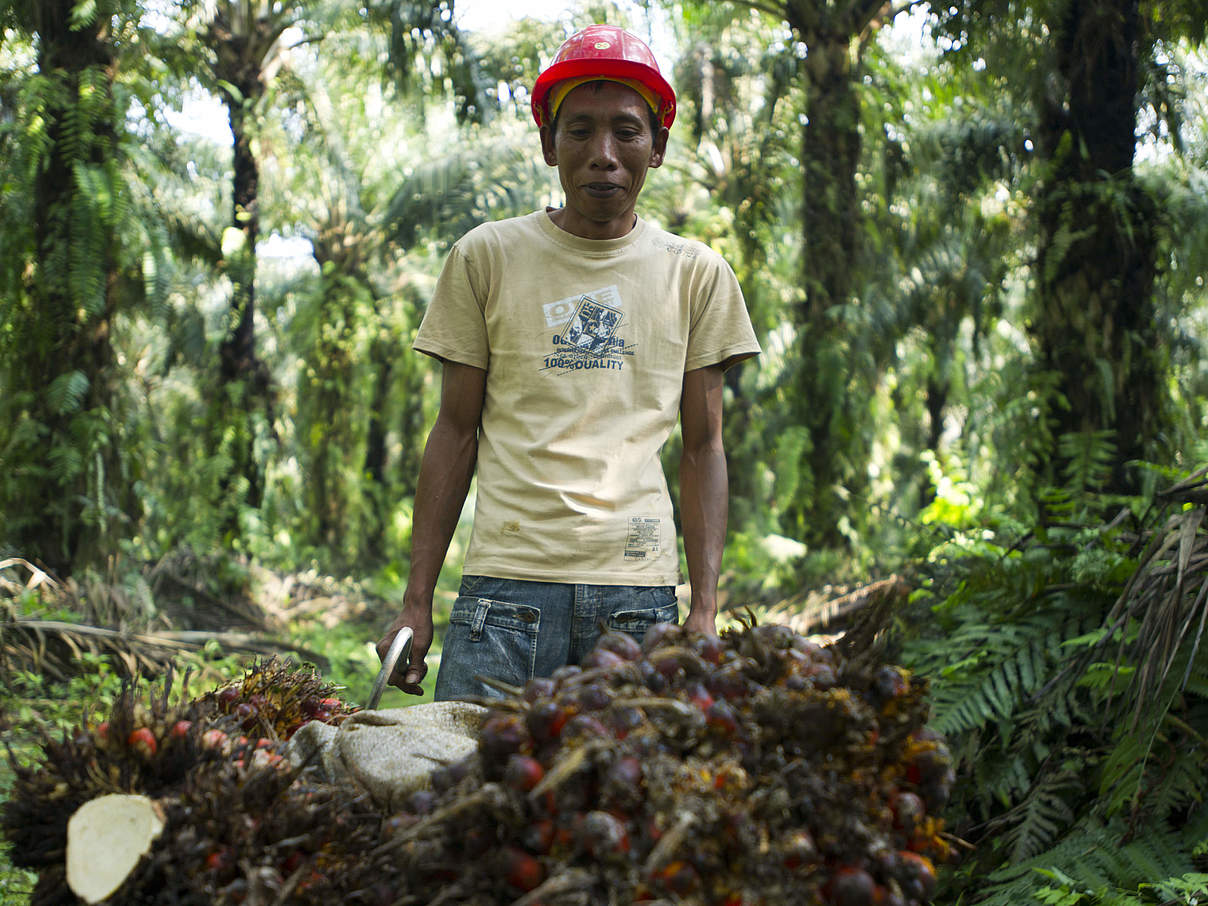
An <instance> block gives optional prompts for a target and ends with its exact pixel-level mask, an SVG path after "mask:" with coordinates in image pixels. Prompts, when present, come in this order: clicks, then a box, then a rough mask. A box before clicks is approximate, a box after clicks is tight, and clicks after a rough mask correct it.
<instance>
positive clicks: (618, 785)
mask: <svg viewBox="0 0 1208 906" xmlns="http://www.w3.org/2000/svg"><path fill="white" fill-rule="evenodd" d="M600 796H601V798H602V799H603V801H604V802H605V803H606V804H608V805H616V806H619V807H621V808H630V807H632V806H634V805H636V804H638V803H639V802H641V799H642V762H641V761H639V760H638V759H637V758H635V757H634V756H632V755H623V756H621V757H620V758H618V759H617V760H616V761H614V762H613V763H612V764H610V765H609V766H608V768H607V769H606V770H605V771H604V777H603V779H602V780H601V783H600Z"/></svg>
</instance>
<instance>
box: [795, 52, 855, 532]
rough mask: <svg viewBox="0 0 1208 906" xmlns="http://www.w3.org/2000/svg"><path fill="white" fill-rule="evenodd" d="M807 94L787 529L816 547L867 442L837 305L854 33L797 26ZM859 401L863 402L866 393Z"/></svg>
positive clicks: (847, 269)
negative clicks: (793, 489) (797, 443)
mask: <svg viewBox="0 0 1208 906" xmlns="http://www.w3.org/2000/svg"><path fill="white" fill-rule="evenodd" d="M805 35H806V40H807V45H808V54H807V57H806V60H805V73H806V77H807V88H806V90H807V92H808V100H807V106H806V113H807V122H806V124H805V126H804V127H803V133H802V150H801V154H802V158H801V159H802V168H803V175H804V198H803V222H804V230H805V235H804V248H805V256H804V272H803V274H802V281H803V284H804V287H805V292H804V295H803V298H802V301H801V302H800V303H799V305H798V309H797V318H796V321H797V332H798V344H799V345H798V349H799V356H800V364H799V367H800V371H799V372H798V380H797V391H796V393H795V394H794V396H793V403H792V405H793V409H794V412H793V415H794V421H795V422H796V423H797V424H799V425H801V426H803V427H804V428H805V430H806V431H807V433H808V441H807V443H806V446H805V451H804V453H803V455H802V461H801V464H800V469H801V473H802V476H801V481H800V483H799V485H798V487H799V488H800V489H801V490H799V492H798V494H797V495H796V496H797V499H796V500H794V501H792V502H791V503H790V505H789V507H788V509H787V511H786V515H787V517H788V520H789V523H790V524H789V526H788V528H789V530H790V531H791V532H792V533H793V534H795V535H797V536H798V537H801V538H803V539H805V540H806V541H807V542H808V543H810V544H811V545H813V546H818V547H830V548H834V547H840V546H843V545H844V543H845V542H844V538H843V535H842V533H841V531H840V519H841V517H842V516H843V514H844V513H845V512H846V510H847V508H848V507H847V503H846V502H845V499H844V498H845V497H846V496H848V495H849V494H851V493H857V494H858V493H859V492H860V491H861V489H862V488H863V487H864V484H865V481H864V477H863V476H864V475H865V473H866V471H867V469H866V463H867V451H866V449H865V448H864V446H863V441H862V431H861V430H860V428H859V426H858V422H859V421H860V418H861V412H863V411H867V407H866V406H864V405H861V404H856V405H854V406H853V404H852V399H853V395H854V393H855V391H856V390H857V387H858V385H859V383H860V377H859V374H858V369H859V358H860V351H859V350H857V349H853V344H852V331H851V328H850V326H849V325H848V324H846V323H845V321H844V315H845V312H846V311H847V310H848V308H849V306H851V305H853V304H855V303H856V302H857V300H856V299H855V297H854V289H853V287H854V286H855V271H856V268H857V266H858V265H857V261H858V258H859V239H858V237H859V224H860V220H861V218H860V206H859V197H858V195H857V189H856V169H857V167H858V165H859V159H860V145H861V141H860V131H859V126H860V97H859V94H858V90H857V86H856V85H855V83H854V79H855V78H856V66H855V63H854V60H853V41H854V40H855V39H854V38H853V36H852V35H851V34H850V33H849V32H847V31H844V30H822V29H818V30H816V31H814V32H813V33H805ZM865 402H866V401H865Z"/></svg>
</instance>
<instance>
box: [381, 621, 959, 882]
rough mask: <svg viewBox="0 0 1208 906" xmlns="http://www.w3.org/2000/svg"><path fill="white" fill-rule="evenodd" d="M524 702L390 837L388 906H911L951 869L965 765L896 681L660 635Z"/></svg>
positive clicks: (419, 800)
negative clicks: (957, 787)
mask: <svg viewBox="0 0 1208 906" xmlns="http://www.w3.org/2000/svg"><path fill="white" fill-rule="evenodd" d="M511 693H512V694H511V695H510V697H509V698H507V699H505V700H504V701H502V702H500V703H498V704H497V705H496V706H495V707H494V708H493V710H492V712H491V714H490V715H489V716H488V718H487V720H486V722H485V724H484V726H483V729H482V733H481V737H480V740H479V751H478V753H477V754H476V755H475V756H473V757H472V758H471V759H468V760H467V761H465V762H461V763H457V764H453V765H449V766H446V767H444V768H442V769H440V770H438V771H437V772H436V773H435V774H434V775H433V778H432V780H433V789H432V790H431V791H426V792H423V793H420V794H417V795H416V796H414V797H413V799H412V801H411V803H410V804H409V807H408V808H407V809H406V810H405V811H403V812H402V813H400V814H397V815H394V816H391V817H390V818H389V819H388V820H387V822H386V825H385V828H384V834H385V837H386V842H385V843H384V844H383V846H382V847H381V852H382V853H385V854H388V857H389V858H388V859H387V860H386V861H385V862H384V863H383V862H379V861H377V860H376V859H375V860H374V861H375V862H376V864H375V865H374V866H373V869H372V870H373V871H375V872H377V873H378V874H379V876H380V874H381V873H382V872H383V871H385V872H387V873H388V874H389V875H391V877H392V881H391V887H392V888H393V889H394V890H395V891H396V894H397V900H396V902H398V903H400V904H411V903H415V904H419V903H432V902H441V903H444V902H448V903H460V904H483V906H487V904H502V903H514V904H517V906H574V904H604V903H618V904H624V906H629V904H632V903H640V902H643V901H657V902H658V903H660V904H667V903H693V904H717V906H740V904H742V906H754V904H779V903H785V902H788V903H795V904H802V906H808V904H820V906H821V904H827V906H829V904H834V906H871V904H878V906H914V904H920V903H924V902H926V901H927V900H928V899H929V897H930V895H931V894H932V892H933V891H934V887H935V871H936V868H935V866H936V863H937V862H939V861H942V860H945V859H947V858H949V856H950V849H949V845H948V843H947V841H946V839H945V837H944V835H943V827H942V822H941V821H940V819H939V818H938V817H937V815H938V813H939V811H940V809H941V808H942V807H943V805H944V804H945V802H946V801H947V798H948V793H949V790H950V788H951V785H952V783H953V780H954V775H953V770H952V766H951V758H950V756H949V753H948V750H947V748H946V746H945V745H944V742H943V740H942V739H940V738H939V737H938V736H937V735H936V734H934V733H932V732H931V731H929V730H928V729H927V727H926V723H925V722H926V716H927V703H926V687H925V683H923V682H922V681H920V680H918V679H916V678H913V677H911V676H909V675H907V674H906V673H905V672H904V671H903V670H901V669H899V668H897V667H894V666H891V665H881V666H875V667H868V666H856V665H853V664H845V663H842V662H841V660H840V658H839V657H838V656H837V655H836V654H835V653H834V652H833V651H832V650H830V649H826V648H822V647H820V646H818V645H816V644H814V643H813V642H811V641H809V640H808V639H806V638H805V637H803V636H800V635H798V634H796V633H794V632H792V631H791V630H789V629H787V628H785V627H783V626H777V625H761V626H754V625H751V626H747V627H744V628H743V629H741V630H736V631H730V632H727V633H725V634H723V636H722V637H721V638H716V637H705V636H695V635H687V634H685V633H683V632H682V631H681V630H680V629H679V628H678V627H676V626H674V625H667V626H660V627H656V628H655V629H654V630H652V631H651V632H649V633H648V634H647V635H646V638H645V640H644V641H643V643H642V644H641V645H639V644H638V643H637V642H636V641H634V640H633V639H632V638H631V637H629V636H627V635H624V634H619V633H609V634H606V635H605V636H603V637H602V638H601V640H600V643H599V645H598V646H597V647H596V649H595V650H594V651H593V652H592V653H591V654H590V655H589V656H588V657H587V658H586V659H585V661H584V663H583V664H582V665H581V666H577V667H567V668H562V669H561V670H559V671H558V672H557V673H556V674H555V675H554V676H553V677H550V678H547V679H546V678H542V679H534V680H532V681H530V683H529V684H528V685H527V687H525V688H524V689H523V690H520V689H516V690H511ZM386 866H388V867H386Z"/></svg>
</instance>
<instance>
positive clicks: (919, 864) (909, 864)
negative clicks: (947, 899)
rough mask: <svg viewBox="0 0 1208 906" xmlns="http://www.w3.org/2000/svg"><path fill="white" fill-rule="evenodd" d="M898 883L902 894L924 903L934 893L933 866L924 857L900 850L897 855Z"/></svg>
mask: <svg viewBox="0 0 1208 906" xmlns="http://www.w3.org/2000/svg"><path fill="white" fill-rule="evenodd" d="M898 870H899V873H898V883H899V884H901V885H902V892H903V893H904V894H906V896H908V897H910V898H911V899H915V900H922V901H924V902H926V901H927V900H930V899H931V897H932V895H933V894H934V893H935V887H936V878H935V866H934V865H932V864H931V860H930V859H928V858H927V857H926V856H920V855H919V854H918V853H914V852H910V851H909V850H902V851H901V852H899V853H898Z"/></svg>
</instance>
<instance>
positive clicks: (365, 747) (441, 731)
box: [286, 702, 487, 811]
mask: <svg viewBox="0 0 1208 906" xmlns="http://www.w3.org/2000/svg"><path fill="white" fill-rule="evenodd" d="M486 713H487V709H486V708H483V707H482V706H480V705H472V704H469V703H468V702H433V703H431V704H424V705H412V706H411V707H409V708H391V709H387V710H383V711H359V712H357V713H356V714H353V715H352V716H351V717H349V718H347V719H346V720H345V721H344V722H343V723H342V724H340V726H339V727H333V726H331V725H330V724H324V723H320V722H319V721H311V722H310V723H308V724H306V725H305V726H303V727H302V728H301V729H300V730H298V732H297V733H295V734H294V735H293V737H292V738H291V739H290V741H289V745H288V746H287V748H286V754H287V755H288V757H289V758H290V760H292V761H294V762H295V763H301V762H303V761H307V760H313V761H314V762H315V763H316V764H318V765H319V766H320V767H321V768H322V770H323V772H324V774H325V775H326V779H327V780H328V781H330V782H332V783H354V784H356V785H357V786H358V787H360V788H361V789H363V790H365V791H366V792H367V793H368V794H369V796H370V797H371V798H372V799H373V801H374V804H375V805H376V806H378V808H380V809H383V810H385V811H394V810H396V809H398V808H400V807H401V806H402V804H403V802H404V800H405V799H406V797H407V796H408V795H410V794H411V793H413V792H415V791H416V790H421V789H427V788H428V786H429V778H430V776H431V774H432V771H433V770H435V769H436V768H437V767H439V766H441V765H442V764H449V763H450V762H454V761H458V760H459V759H461V758H464V757H465V756H466V755H469V754H470V753H471V752H473V751H474V750H475V749H476V748H477V747H478V732H479V729H480V728H481V726H482V722H483V720H484V718H485V717H486Z"/></svg>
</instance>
